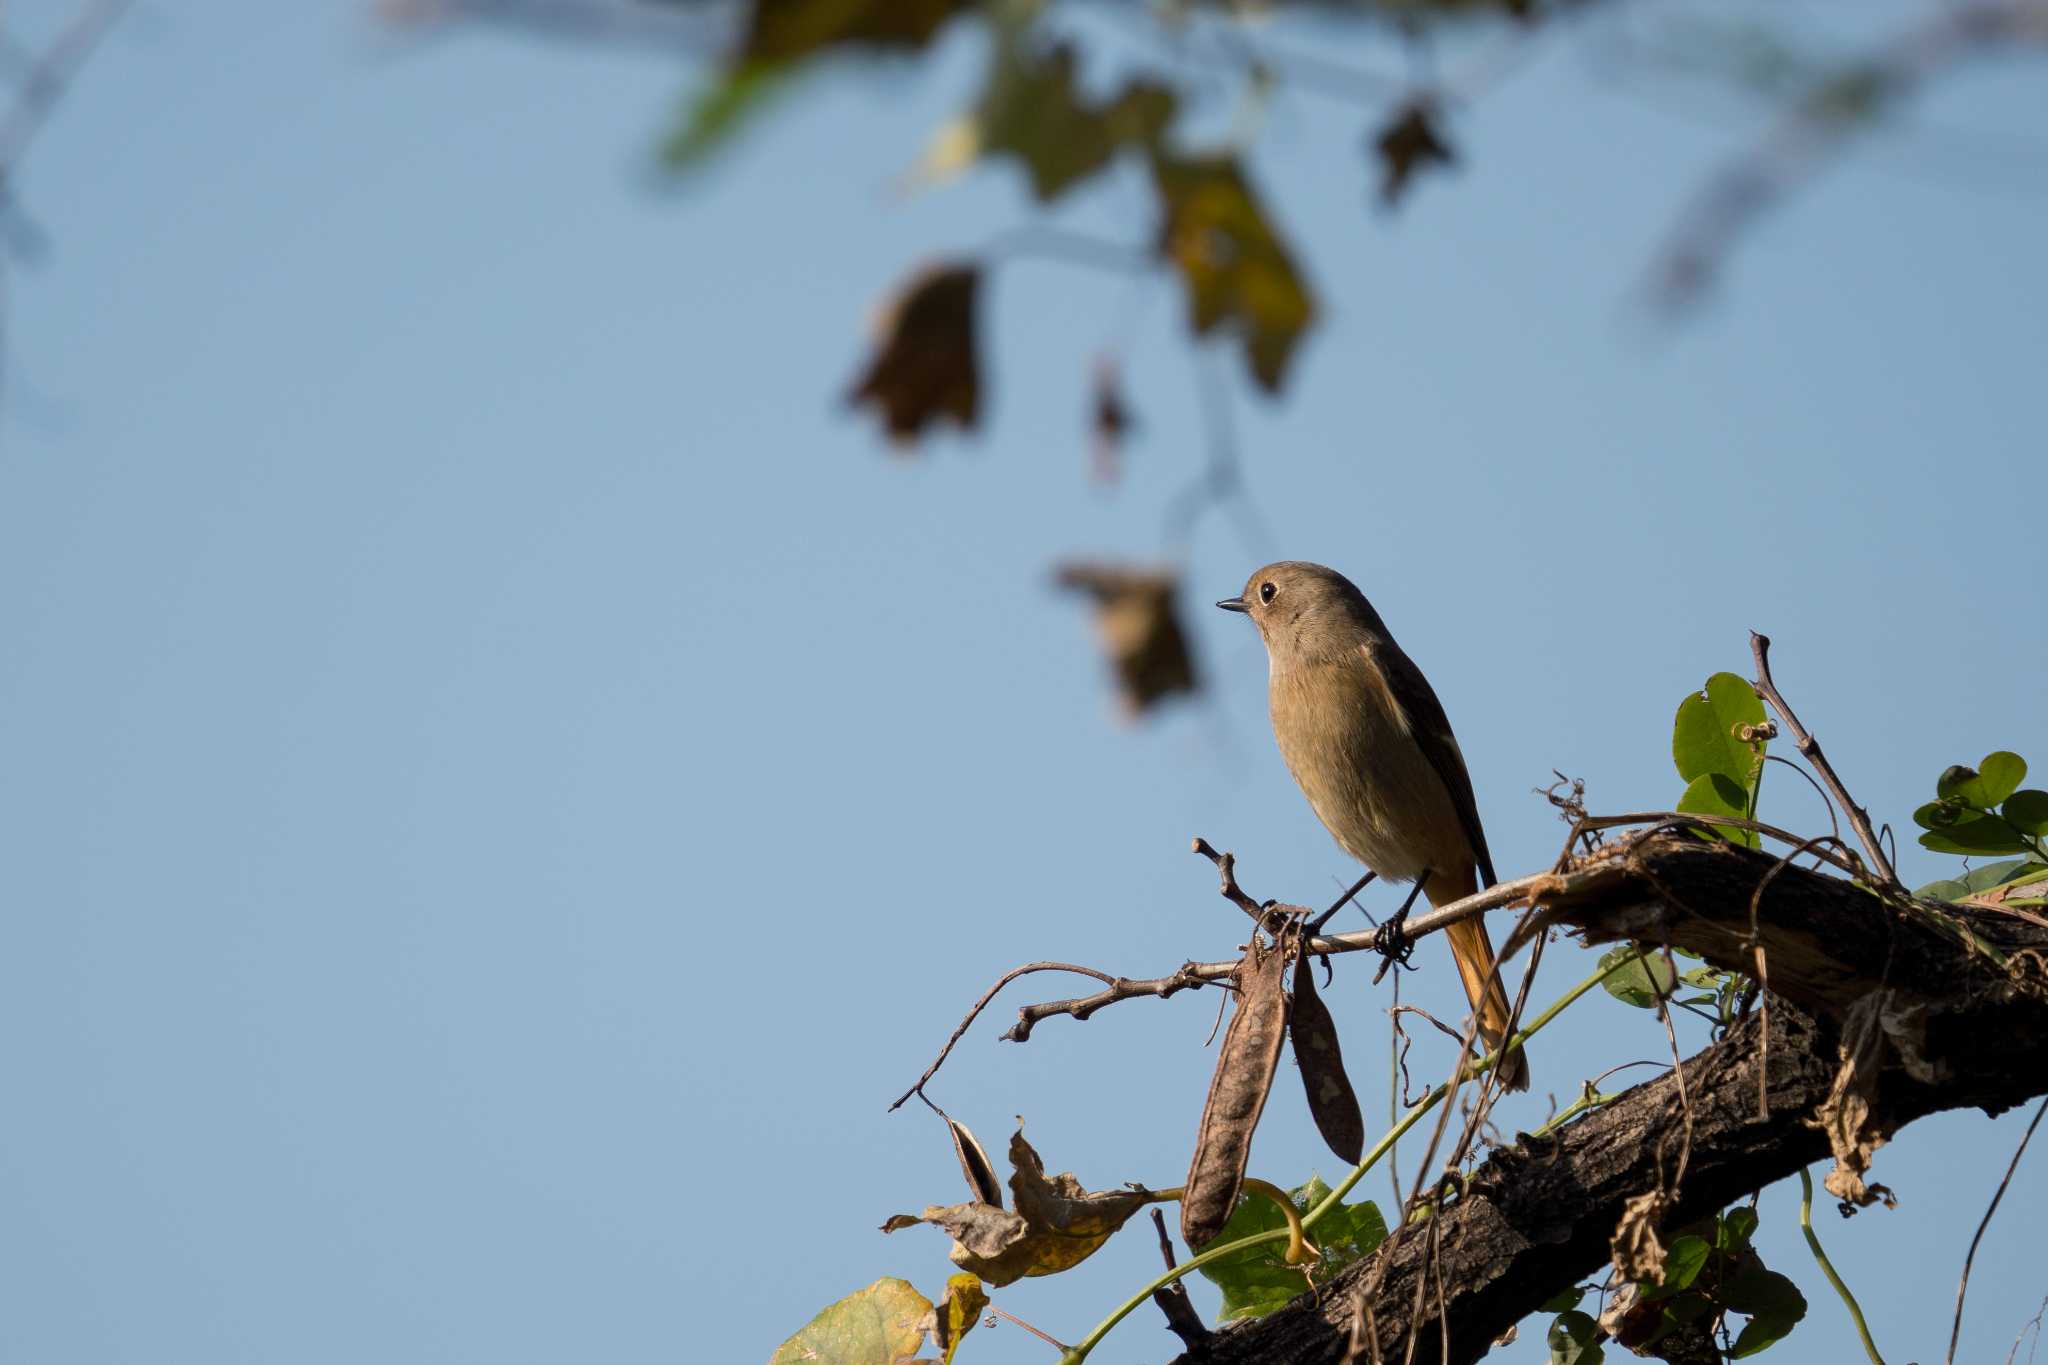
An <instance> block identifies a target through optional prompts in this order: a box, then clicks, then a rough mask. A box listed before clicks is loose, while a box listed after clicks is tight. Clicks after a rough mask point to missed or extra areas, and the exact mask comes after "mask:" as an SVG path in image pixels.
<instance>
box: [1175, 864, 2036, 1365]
mask: <svg viewBox="0 0 2048 1365" xmlns="http://www.w3.org/2000/svg"><path fill="white" fill-rule="evenodd" d="M1759 886H1761V887H1762V888H1763V889H1762V893H1761V895H1758V894H1757V891H1758V888H1759ZM1752 900H1754V901H1755V909H1754V919H1752ZM1538 902H1539V904H1540V905H1541V907H1542V909H1543V914H1544V918H1545V921H1546V922H1548V923H1550V924H1557V925H1562V926H1565V927H1567V928H1570V929H1573V930H1575V931H1577V932H1578V933H1579V934H1580V935H1581V936H1582V937H1583V938H1584V939H1585V940H1586V941H1588V942H1594V943H1598V942H1606V941H1610V940H1627V939H1634V940H1637V941H1640V942H1644V943H1651V944H1669V945H1671V946H1674V947H1680V948H1686V949H1689V950H1691V951H1693V952H1696V953H1698V954H1700V955H1701V956H1702V957H1705V958H1706V959H1707V960H1708V961H1710V962H1712V963H1714V964H1716V965H1717V966H1721V967H1727V968H1734V969H1738V970H1742V971H1748V972H1751V973H1754V972H1755V970H1756V959H1755V955H1754V953H1753V952H1752V949H1751V943H1752V939H1751V935H1752V932H1754V935H1755V938H1754V942H1755V943H1756V944H1758V945H1760V946H1761V947H1762V949H1763V953H1764V961H1765V966H1766V969H1767V971H1768V975H1769V982H1770V992H1769V995H1768V997H1767V1003H1768V1008H1767V1009H1766V1010H1764V1011H1760V1012H1758V1013H1753V1014H1752V1015H1751V1016H1750V1017H1749V1018H1748V1019H1746V1020H1744V1021H1742V1022H1741V1023H1740V1024H1738V1025H1737V1026H1736V1027H1735V1028H1734V1029H1732V1030H1731V1031H1730V1033H1729V1036H1728V1037H1727V1038H1726V1039H1725V1040H1723V1041H1722V1042H1720V1043H1717V1044H1715V1045H1714V1046H1712V1047H1709V1048H1707V1049H1705V1050H1704V1051H1702V1052H1700V1053H1698V1054H1696V1055H1695V1056H1693V1057H1691V1058H1689V1059H1688V1060H1687V1061H1686V1062H1685V1064H1684V1068H1683V1069H1684V1077H1685V1086H1686V1092H1687V1094H1688V1095H1689V1096H1690V1099H1691V1118H1692V1134H1691V1146H1690V1152H1689V1155H1688V1157H1687V1160H1686V1162H1685V1173H1684V1178H1683V1179H1682V1181H1680V1182H1679V1183H1678V1184H1677V1186H1676V1188H1673V1187H1672V1184H1671V1176H1672V1175H1673V1173H1674V1171H1675V1168H1676V1166H1677V1164H1678V1155H1679V1152H1680V1149H1681V1146H1682V1145H1683V1144H1684V1142H1685V1115H1684V1112H1683V1110H1682V1107H1681V1106H1680V1104H1679V1101H1678V1086H1677V1081H1676V1079H1675V1078H1674V1077H1673V1076H1671V1075H1666V1076H1663V1077H1661V1078H1659V1079H1658V1080H1655V1081H1652V1082H1649V1083H1647V1084H1645V1085H1642V1086H1638V1087H1636V1088H1635V1089H1634V1090H1631V1091H1629V1092H1627V1093H1626V1094H1624V1095H1623V1096H1621V1097H1620V1098H1618V1099H1616V1100H1615V1101H1614V1102H1613V1103H1611V1104H1609V1105H1607V1106H1605V1107H1603V1108H1601V1109H1598V1110H1596V1111H1594V1112H1593V1113H1591V1114H1590V1115H1588V1116H1587V1117H1586V1118H1584V1119H1581V1120H1579V1121H1577V1122H1576V1123H1574V1124H1572V1125H1570V1126H1568V1127H1566V1128H1564V1129H1562V1130H1561V1131H1559V1132H1558V1133H1556V1134H1553V1135H1551V1136H1550V1137H1548V1138H1543V1139H1537V1138H1532V1137H1529V1136H1527V1135H1522V1136H1521V1137H1520V1138H1519V1140H1518V1141H1517V1142H1515V1143H1514V1144H1513V1145H1512V1146H1510V1147H1506V1148H1502V1149H1499V1150H1496V1151H1495V1152H1494V1153H1493V1155H1492V1156H1491V1157H1490V1158H1489V1159H1488V1160H1487V1161H1486V1162H1484V1163H1483V1164H1481V1165H1480V1166H1479V1167H1478V1168H1477V1169H1476V1170H1474V1171H1473V1172H1472V1175H1471V1178H1470V1181H1469V1183H1468V1184H1467V1185H1466V1186H1465V1188H1464V1191H1463V1193H1462V1194H1460V1195H1459V1196H1458V1197H1457V1198H1456V1199H1455V1200H1454V1201H1453V1202H1451V1203H1449V1204H1448V1205H1447V1206H1445V1207H1444V1209H1443V1211H1442V1213H1441V1215H1440V1217H1441V1220H1442V1221H1441V1224H1440V1226H1439V1229H1438V1232H1439V1239H1438V1240H1439V1245H1438V1247H1437V1249H1436V1252H1435V1256H1434V1260H1433V1261H1432V1257H1431V1249H1430V1239H1429V1238H1428V1237H1427V1236H1426V1235H1424V1234H1423V1232H1422V1230H1421V1225H1411V1226H1410V1227H1408V1228H1405V1229H1402V1230H1401V1231H1399V1232H1397V1234H1396V1235H1395V1236H1394V1237H1392V1238H1389V1239H1388V1241H1387V1243H1386V1244H1385V1245H1384V1246H1383V1247H1382V1249H1381V1251H1380V1252H1379V1253H1378V1255H1377V1256H1375V1257H1369V1258H1367V1259H1366V1260H1365V1261H1363V1262H1361V1263H1359V1264H1358V1265H1355V1266H1352V1267H1350V1268H1349V1269H1348V1270H1347V1271H1346V1272H1345V1273H1343V1274H1342V1275H1340V1276H1339V1277H1338V1278H1337V1279H1335V1280H1334V1281H1333V1282H1331V1283H1330V1284H1329V1285H1326V1286H1325V1287H1324V1288H1323V1290H1322V1291H1321V1293H1320V1294H1317V1295H1315V1296H1313V1297H1310V1296H1304V1297H1302V1298H1300V1299H1297V1300H1295V1301H1294V1302H1293V1303H1292V1304H1289V1305H1288V1306H1287V1307H1286V1308H1283V1309H1281V1310H1279V1311H1277V1312H1275V1313H1272V1314H1270V1315H1268V1316H1266V1317H1264V1318H1260V1319H1257V1320H1254V1321H1252V1322H1248V1323H1245V1324H1243V1325H1241V1326H1238V1327H1235V1328H1232V1329H1230V1330H1228V1331H1224V1332H1221V1333H1218V1334H1217V1335H1216V1336H1215V1337H1214V1338H1213V1339H1212V1340H1211V1341H1210V1342H1209V1343H1208V1345H1207V1347H1206V1349H1205V1350H1204V1351H1203V1352H1201V1353H1200V1354H1199V1355H1197V1354H1194V1353H1190V1354H1188V1355H1186V1356H1183V1357H1181V1358H1180V1359H1181V1361H1183V1362H1186V1365H1198V1363H1199V1365H1224V1363H1226V1362H1240V1361H1241V1362H1247V1365H1249V1363H1250V1362H1261V1363H1262V1365H1273V1363H1274V1362H1283V1361H1284V1362H1289V1365H1293V1363H1294V1362H1316V1361H1327V1362H1337V1361H1342V1360H1344V1359H1345V1356H1346V1351H1347V1346H1348V1345H1349V1343H1350V1342H1351V1340H1352V1335H1353V1332H1354V1330H1357V1331H1358V1333H1359V1336H1358V1340H1359V1344H1360V1345H1361V1347H1363V1348H1364V1349H1363V1350H1362V1352H1361V1354H1360V1355H1359V1356H1358V1357H1357V1358H1358V1359H1361V1360H1367V1361H1369V1360H1371V1359H1372V1351H1371V1349H1370V1346H1369V1345H1368V1344H1367V1343H1366V1342H1365V1336H1364V1331H1363V1329H1362V1328H1361V1327H1356V1324H1357V1323H1358V1322H1360V1321H1361V1320H1362V1314H1361V1311H1360V1309H1361V1305H1360V1296H1361V1294H1362V1291H1363V1290H1364V1288H1365V1286H1366V1285H1367V1284H1368V1283H1370V1282H1371V1280H1372V1278H1373V1275H1374V1273H1375V1266H1376V1263H1377V1261H1378V1260H1379V1259H1381V1258H1386V1259H1387V1266H1386V1269H1385V1272H1384V1275H1383V1276H1382V1278H1381V1280H1380V1284H1379V1289H1378V1292H1377V1294H1376V1295H1375V1297H1374V1302H1373V1304H1372V1310H1373V1311H1372V1317H1373V1321H1374V1322H1375V1324H1376V1326H1377V1331H1378V1336H1379V1353H1380V1356H1381V1358H1382V1359H1383V1360H1386V1361H1390V1362H1399V1361H1402V1360H1413V1361H1430V1362H1434V1361H1439V1360H1449V1361H1451V1362H1454V1363H1455V1365H1463V1363H1464V1362H1468V1361H1474V1360H1477V1359H1479V1358H1480V1357H1481V1356H1483V1355H1485V1354H1486V1352H1487V1350H1488V1348H1489V1347H1490V1345H1491V1344H1492V1342H1493V1341H1494V1340H1495V1338H1497V1337H1499V1336H1500V1335H1501V1334H1502V1333H1503V1332H1505V1331H1506V1330H1507V1329H1508V1327H1509V1326H1511V1325H1512V1324H1514V1323H1515V1322H1517V1321H1518V1320H1519V1319H1521V1318H1522V1317H1523V1316H1525V1315H1526V1314H1528V1313H1530V1312H1532V1311H1534V1310H1535V1308H1536V1306H1537V1305H1538V1304H1540V1303H1542V1302H1543V1301H1544V1300H1545V1299H1547V1298H1549V1297H1551V1296H1552V1295H1554V1294H1556V1293H1557V1292H1559V1291H1560V1290H1563V1289H1565V1288H1567V1287H1568V1286H1570V1285H1572V1284H1574V1283H1576V1282H1578V1281H1579V1280H1582V1279H1584V1278H1585V1277H1587V1276H1588V1275H1589V1274H1592V1273H1595V1272H1596V1271H1598V1270H1599V1268H1600V1267H1601V1266H1602V1265H1603V1264H1604V1263H1605V1262H1606V1261H1607V1260H1608V1259H1609V1255H1610V1239H1612V1237H1613V1236H1614V1234H1615V1229H1616V1226H1617V1224H1618V1223H1619V1222H1620V1221H1621V1219H1622V1217H1623V1213H1624V1208H1625V1206H1627V1205H1628V1203H1629V1201H1631V1200H1632V1199H1638V1198H1639V1197H1640V1196H1644V1195H1650V1194H1656V1193H1660V1192H1661V1193H1662V1194H1663V1195H1666V1196H1668V1198H1669V1200H1670V1202H1669V1203H1668V1205H1660V1212H1661V1215H1662V1216H1661V1218H1660V1219H1659V1223H1660V1225H1661V1226H1665V1227H1670V1226H1676V1225H1678V1224H1682V1223H1685V1222H1687V1221H1689V1220H1691V1219H1695V1218H1698V1217H1701V1216H1703V1215H1706V1214H1709V1213H1712V1212H1714V1211H1715V1210H1717V1209H1720V1208H1722V1207H1724V1206H1725V1205H1727V1204H1729V1203H1731V1202H1733V1201H1734V1200H1736V1199H1739V1198H1742V1197H1744V1196H1746V1195H1748V1194H1749V1193H1750V1192H1751V1191H1753V1190H1757V1189H1760V1188H1762V1187H1763V1186H1765V1185H1768V1184H1770V1183H1772V1182H1773V1181H1776V1180H1779V1179H1781V1178H1783V1177H1785V1176H1788V1175H1791V1174H1792V1173H1794V1172H1795V1171H1798V1170H1799V1169H1801V1168H1802V1167H1804V1166H1807V1165H1809V1164H1811V1163H1812V1162H1813V1161H1815V1160H1816V1159H1819V1158H1822V1157H1825V1156H1828V1155H1829V1154H1830V1151H1831V1150H1832V1151H1833V1152H1834V1154H1835V1155H1836V1156H1837V1158H1838V1164H1837V1168H1836V1170H1835V1172H1834V1173H1832V1174H1831V1175H1830V1177H1829V1188H1830V1189H1831V1190H1833V1191H1835V1192H1836V1194H1837V1195H1838V1196H1844V1195H1846V1196H1851V1197H1860V1198H1862V1199H1866V1200H1867V1199H1871V1198H1876V1197H1879V1195H1881V1193H1882V1190H1881V1187H1878V1186H1872V1187H1870V1192H1869V1193H1867V1194H1866V1193H1864V1188H1863V1182H1862V1180H1861V1179H1860V1173H1861V1167H1863V1166H1865V1165H1867V1163H1868V1161H1869V1154H1870V1151H1871V1150H1872V1149H1874V1148H1875V1147H1877V1146H1879V1145H1881V1144H1882V1143H1883V1142H1884V1141H1885V1140H1886V1139H1887V1138H1889V1136H1890V1135H1891V1134H1892V1133H1893V1132H1895V1131H1896V1130H1897V1129H1899V1128H1901V1127H1903V1126H1904V1125H1906V1124H1907V1123H1910V1122H1911V1121H1912V1120H1914V1119H1916V1118H1920V1117H1922V1116H1924V1115H1927V1114H1931V1113H1935V1112H1938V1111H1940V1110H1945V1109H1959V1108H1969V1107H1975V1108H1981V1109H1983V1110H1984V1111H1985V1112H1987V1113H1990V1114H1997V1113H2000V1112H2002V1111H2004V1110H2006V1109H2009V1108H2011V1107H2013V1106H2015V1105H2018V1104H2020V1103H2022V1102H2024V1101H2026V1100H2028V1099H2030V1098H2032V1097H2034V1096H2036V1095H2039V1094H2041V1093H2042V1092H2043V1091H2044V1090H2048V921H2043V920H2041V919H2040V917H2038V916H2028V915H2026V914H2025V913H2024V912H2006V911H2001V910H1996V909H1991V908H1985V907H1971V906H1941V907H1931V906H1926V905H1915V906H1913V907H1911V908H1907V907H1905V906H1902V905H1900V904H1897V903H1893V902H1888V901H1886V900H1884V899H1881V898H1879V897H1878V896H1877V895H1875V894H1873V893H1872V892H1870V891H1868V890H1866V889H1864V888H1863V887H1860V886H1857V885H1855V884H1853V883H1851V882H1848V881H1846V880H1843V879H1841V878H1838V877H1829V876H1822V875H1819V874H1817V873H1813V872H1808V871H1805V870H1803V869H1799V868H1792V867H1787V866H1783V865H1781V863H1780V861H1779V859H1777V858H1775V857H1772V856H1770V855H1767V854H1763V853H1757V852H1753V851H1750V850H1746V849H1739V848H1735V847H1732V846H1730V845H1728V844H1725V843H1718V842H1717V843H1706V842H1702V841H1699V840H1695V839H1691V838H1688V837H1686V836H1684V835H1679V834H1670V833H1659V834H1653V835H1650V836H1647V837H1644V838H1640V839H1637V840H1633V841H1630V842H1626V843H1623V844H1620V845H1617V846H1615V847H1612V848H1609V849H1604V850H1602V851H1601V852H1600V853H1599V854H1597V855H1595V856H1594V857H1592V858H1589V859H1587V860H1584V861H1582V862H1580V863H1578V864H1576V865H1574V866H1573V867H1572V868H1571V869H1570V870H1569V871H1567V872H1565V873H1563V874H1561V875H1560V876H1559V877H1558V878H1556V879H1555V881H1554V882H1553V883H1552V884H1550V885H1548V886H1546V887H1545V888H1543V889H1542V890H1541V891H1540V893H1539V895H1538ZM1752 925H1754V929H1752ZM1766 1017H1767V1018H1768V1021H1769V1022H1768V1046H1767V1047H1765V1046H1762V1044H1763V1042H1764V1040H1765V1038H1766V1024H1765V1019H1766ZM1760 1077H1761V1080H1762V1087H1761V1089H1762V1093H1761V1095H1760V1093H1759V1080H1760ZM1760 1103H1761V1106H1762V1107H1761V1110H1760ZM1824 1119H1825V1120H1829V1122H1823V1120H1824ZM1845 1156H1846V1158H1847V1160H1846V1162H1844V1161H1842V1160H1840V1159H1841V1158H1843V1157H1845ZM1425 1273H1427V1274H1428V1275H1429V1277H1430V1279H1429V1283H1428V1285H1427V1286H1426V1288H1427V1290H1428V1292H1427V1293H1426V1294H1425V1295H1424V1296H1423V1302H1424V1303H1425V1304H1426V1306H1427V1311H1426V1312H1425V1313H1423V1314H1422V1315H1420V1320H1419V1321H1416V1320H1414V1318H1415V1315H1414V1314H1413V1313H1412V1312H1411V1310H1412V1306H1413V1305H1414V1304H1415V1303H1416V1301H1417V1282H1418V1278H1419V1277H1420V1276H1422V1275H1424V1274H1425ZM1439 1282H1440V1284H1441V1290H1442V1302H1441V1306H1440V1307H1439V1301H1438V1297H1437V1290H1438V1285H1439ZM1440 1322H1447V1323H1448V1324H1449V1330H1448V1336H1449V1342H1448V1353H1447V1354H1445V1353H1444V1343H1443V1342H1442V1341H1441V1340H1440V1333H1439V1323H1440ZM1411 1338H1412V1340H1411Z"/></svg>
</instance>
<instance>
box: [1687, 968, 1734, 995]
mask: <svg viewBox="0 0 2048 1365" xmlns="http://www.w3.org/2000/svg"><path fill="white" fill-rule="evenodd" d="M1726 976H1727V973H1726V972H1723V971H1721V970H1719V969H1718V968H1715V967H1687V968H1686V969H1685V970H1684V971H1682V972H1680V973H1679V974H1678V979H1679V980H1680V981H1683V982H1684V983H1685V984H1686V985H1688V986H1698V987H1699V988H1700V989H1701V990H1708V991H1711V990H1718V989H1719V988H1720V985H1721V982H1722V980H1723V979H1724V978H1725V977H1726Z"/></svg>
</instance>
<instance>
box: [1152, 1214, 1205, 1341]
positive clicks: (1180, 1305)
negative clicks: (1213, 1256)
mask: <svg viewBox="0 0 2048 1365" xmlns="http://www.w3.org/2000/svg"><path fill="white" fill-rule="evenodd" d="M1152 1226H1153V1227H1155V1228H1157V1229H1159V1254H1160V1255H1161V1256H1163V1257H1165V1258H1166V1268H1167V1269H1168V1270H1175V1269H1178V1268H1179V1262H1177V1261H1175V1260H1174V1259H1173V1239H1172V1238H1170V1237H1168V1236H1167V1235H1166V1219H1165V1218H1164V1217H1163V1216H1161V1214H1160V1212H1159V1210H1158V1209H1156V1208H1155V1209H1153V1210H1152ZM1152 1302H1154V1303H1156V1304H1158V1305H1159V1311H1160V1312H1162V1313H1164V1314H1166V1326H1167V1329H1168V1330H1169V1331H1171V1332H1172V1333H1173V1334H1174V1335H1175V1336H1177V1337H1179V1338H1180V1339H1181V1344H1182V1345H1184V1346H1186V1347H1187V1348H1188V1350H1190V1351H1199V1350H1201V1349H1202V1345H1203V1343H1205V1342H1207V1341H1208V1340H1209V1337H1210V1335H1211V1333H1210V1331H1209V1327H1208V1324H1206V1323H1204V1322H1203V1321H1202V1315H1201V1314H1200V1313H1197V1312H1196V1311H1195V1304H1194V1300H1192V1299H1190V1298H1189V1297H1188V1287H1187V1285H1186V1284H1185V1283H1184V1282H1182V1281H1180V1280H1175V1281H1174V1282H1173V1283H1171V1284H1163V1285H1161V1286H1160V1287H1159V1288H1157V1289H1155V1290H1153V1291H1152Z"/></svg>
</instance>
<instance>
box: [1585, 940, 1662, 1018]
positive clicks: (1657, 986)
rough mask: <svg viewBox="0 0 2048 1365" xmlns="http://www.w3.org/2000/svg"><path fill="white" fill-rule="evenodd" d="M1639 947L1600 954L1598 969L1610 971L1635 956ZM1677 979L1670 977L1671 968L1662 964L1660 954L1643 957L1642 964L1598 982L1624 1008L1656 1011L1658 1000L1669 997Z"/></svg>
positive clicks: (1625, 946)
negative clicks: (1608, 968)
mask: <svg viewBox="0 0 2048 1365" xmlns="http://www.w3.org/2000/svg"><path fill="white" fill-rule="evenodd" d="M1637 949H1638V945H1636V944H1633V943H1624V944H1622V945H1620V946H1619V947H1616V948H1611V949H1609V950H1608V951H1607V952H1605V953H1603V954H1601V956H1600V962H1599V965H1600V966H1601V967H1602V968H1607V967H1612V966H1613V965H1614V964H1615V963H1617V962H1620V961H1622V960H1624V959H1626V958H1630V957H1634V956H1635V955H1636V952H1637ZM1676 983H1677V978H1676V977H1674V976H1673V975H1672V973H1671V964H1670V963H1668V962H1666V961H1665V960H1664V955H1663V954H1662V953H1656V952H1651V953H1645V954H1644V955H1643V958H1642V960H1641V961H1639V962H1636V963H1633V964H1632V965H1630V966H1627V967H1624V968H1622V969H1621V970H1620V971H1618V972H1616V973H1614V975H1612V976H1610V977H1607V978H1606V979H1605V980H1603V981H1601V983H1600V984H1601V986H1603V987H1604V988H1605V989H1606V991H1607V993H1608V994H1609V995H1611V996H1613V997H1614V998H1615V999H1616V1000H1619V1001H1621V1002H1622V1003H1623V1004H1627V1005H1634V1006H1635V1007H1636V1008H1637V1009H1644V1010H1650V1009H1655V1008H1657V997H1658V996H1659V995H1669V994H1670V993H1671V990H1672V988H1673V986H1674V985H1676Z"/></svg>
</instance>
